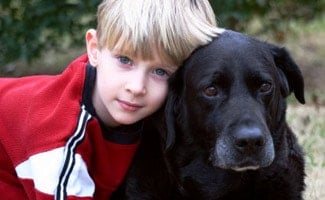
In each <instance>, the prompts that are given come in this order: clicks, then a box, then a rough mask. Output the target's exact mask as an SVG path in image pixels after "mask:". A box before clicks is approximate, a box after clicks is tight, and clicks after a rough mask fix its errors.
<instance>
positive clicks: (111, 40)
mask: <svg viewBox="0 0 325 200" xmlns="http://www.w3.org/2000/svg"><path fill="white" fill-rule="evenodd" d="M107 38H108V41H107V47H108V49H110V50H112V51H113V52H115V53H118V54H121V55H125V56H129V57H131V58H132V57H140V58H142V59H144V60H150V59H154V57H155V56H156V54H158V56H159V57H161V58H163V59H164V60H165V61H166V62H171V63H172V61H171V59H170V58H169V56H167V54H166V50H164V49H163V47H162V45H158V41H157V37H154V36H151V37H150V36H149V37H148V36H138V37H135V36H134V35H132V34H131V31H126V30H124V31H121V32H119V31H115V33H111V35H110V37H107Z"/></svg>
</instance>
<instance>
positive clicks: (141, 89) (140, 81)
mask: <svg viewBox="0 0 325 200" xmlns="http://www.w3.org/2000/svg"><path fill="white" fill-rule="evenodd" d="M125 89H126V90H127V91H128V92H130V93H132V94H133V95H144V94H146V92H147V91H146V78H145V75H144V74H139V73H137V74H135V75H134V76H133V77H130V78H129V79H128V80H127V82H126V84H125Z"/></svg>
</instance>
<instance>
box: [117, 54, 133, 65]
mask: <svg viewBox="0 0 325 200" xmlns="http://www.w3.org/2000/svg"><path fill="white" fill-rule="evenodd" d="M117 59H118V61H119V62H120V63H122V64H124V65H131V64H132V61H131V59H129V58H128V57H126V56H118V57H117Z"/></svg>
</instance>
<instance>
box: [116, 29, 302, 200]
mask: <svg viewBox="0 0 325 200" xmlns="http://www.w3.org/2000/svg"><path fill="white" fill-rule="evenodd" d="M303 88H304V83H303V77H302V75H301V71H300V70H299V68H298V66H297V65H296V64H295V62H294V61H293V60H292V58H291V57H290V55H289V53H288V52H287V51H286V50H285V49H284V48H279V47H277V46H275V45H273V44H269V43H266V42H262V41H259V40H256V39H254V38H250V37H248V36H245V35H243V34H240V33H237V32H233V31H229V30H227V31H224V32H223V33H222V34H220V35H219V36H218V37H217V38H215V39H214V41H213V42H212V43H210V44H209V45H207V46H204V47H202V48H199V49H198V50H196V51H195V52H194V53H193V55H192V56H191V57H190V58H189V59H188V60H187V61H186V62H185V63H184V65H183V66H182V67H181V68H180V69H179V70H178V71H177V72H176V73H175V76H174V77H172V78H171V81H170V93H169V96H168V99H167V103H166V107H165V119H164V121H165V122H166V128H165V129H164V128H158V129H160V131H161V133H160V134H159V135H158V134H157V131H155V129H154V128H153V127H152V124H150V126H146V129H147V130H146V131H145V133H144V135H143V141H142V144H141V145H142V146H141V147H140V149H139V151H138V154H137V156H136V158H135V161H134V165H133V166H132V168H131V170H130V173H129V175H128V177H127V178H126V181H125V187H124V188H121V190H120V191H119V192H120V193H124V194H125V195H126V196H125V198H127V199H193V200H194V199H195V200H201V199H203V200H205V199H209V200H210V199H211V200H212V199H216V200H221V199H225V200H230V199H236V200H237V199H242V200H246V199H247V200H248V199H249V200H254V199H255V200H264V199H274V200H290V199H302V192H303V190H304V176H305V174H304V159H303V153H302V150H301V148H300V147H299V145H298V144H297V142H296V137H295V136H294V134H293V133H292V131H291V130H290V128H289V127H288V125H287V123H286V121H285V110H286V100H285V99H286V97H287V96H288V95H289V94H290V93H291V92H293V93H294V94H295V96H296V98H297V99H298V100H299V102H301V103H304V101H305V100H304V89H303ZM158 116H159V115H158ZM155 122H156V123H158V124H161V123H162V124H163V122H159V121H158V119H155ZM151 128H152V129H151ZM159 138H160V139H159ZM165 147H167V151H163V148H165ZM120 193H116V196H118V195H119V194H120ZM116 196H115V197H116ZM119 198H121V196H119Z"/></svg>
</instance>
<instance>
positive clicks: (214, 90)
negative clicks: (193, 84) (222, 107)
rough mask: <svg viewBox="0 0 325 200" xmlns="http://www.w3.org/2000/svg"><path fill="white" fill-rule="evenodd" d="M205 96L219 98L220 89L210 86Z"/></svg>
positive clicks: (206, 89) (205, 90) (205, 91)
mask: <svg viewBox="0 0 325 200" xmlns="http://www.w3.org/2000/svg"><path fill="white" fill-rule="evenodd" d="M204 94H206V95H207V96H209V97H212V96H217V95H218V89H217V88H216V87H214V86H209V87H207V88H205V89H204Z"/></svg>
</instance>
